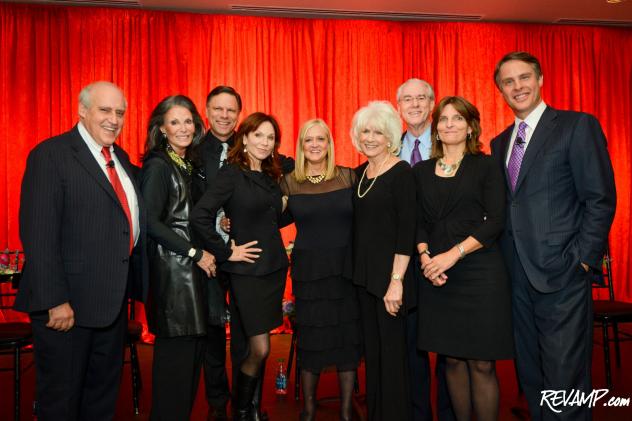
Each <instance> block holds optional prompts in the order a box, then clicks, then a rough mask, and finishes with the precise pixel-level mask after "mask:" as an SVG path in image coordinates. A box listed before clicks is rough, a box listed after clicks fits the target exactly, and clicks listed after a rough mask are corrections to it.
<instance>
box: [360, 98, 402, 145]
mask: <svg viewBox="0 0 632 421" xmlns="http://www.w3.org/2000/svg"><path fill="white" fill-rule="evenodd" d="M369 126H371V127H373V128H374V129H377V130H380V131H382V132H383V133H384V136H386V138H387V139H388V140H389V142H390V143H391V146H390V147H389V148H388V151H389V152H390V153H392V154H393V155H398V154H399V150H400V148H401V146H402V121H401V120H400V119H399V114H398V113H397V111H396V110H395V108H394V107H393V105H392V104H391V103H390V102H388V101H371V102H369V104H368V105H366V106H365V107H362V108H360V109H359V110H358V111H357V112H356V113H355V115H354V116H353V120H352V122H351V131H350V134H351V141H352V142H353V146H355V148H356V149H357V150H358V152H362V150H361V149H360V143H359V138H360V132H361V131H362V130H364V129H365V128H367V127H369Z"/></svg>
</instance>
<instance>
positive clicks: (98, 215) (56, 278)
mask: <svg viewBox="0 0 632 421" xmlns="http://www.w3.org/2000/svg"><path fill="white" fill-rule="evenodd" d="M126 108H127V102H126V100H125V97H124V96H123V92H122V91H121V90H120V89H119V88H118V87H117V86H116V85H113V84H112V83H109V82H95V83H92V84H90V85H88V86H86V87H85V88H83V90H82V91H81V93H80V94H79V109H78V114H79V122H78V123H77V125H76V126H75V127H73V128H72V129H71V130H70V131H69V132H66V133H63V134H61V135H59V136H56V137H53V138H51V139H48V140H45V141H44V142H42V143H40V144H39V145H37V146H36V147H35V148H34V149H33V150H32V151H31V153H30V154H29V157H28V160H27V163H26V171H25V173H24V178H23V180H22V193H21V200H20V237H21V239H22V244H23V246H24V253H25V256H26V260H27V261H28V263H27V264H26V265H25V268H24V274H23V277H22V281H21V285H20V289H19V292H18V296H17V299H16V303H15V308H16V310H19V311H24V312H28V313H29V315H30V318H31V322H32V326H33V338H34V347H33V349H34V355H35V367H36V376H37V386H36V395H37V403H38V408H37V412H38V414H37V415H38V419H39V420H41V421H47V420H55V421H56V420H91V421H97V420H111V419H113V417H114V410H115V406H116V399H117V396H118V388H119V383H120V375H121V368H122V363H123V350H124V339H125V332H126V328H127V307H126V302H127V298H128V297H130V296H131V297H133V298H136V299H142V298H144V296H145V295H146V291H147V288H146V286H147V279H146V276H143V275H144V274H146V271H143V270H142V263H144V262H145V261H146V260H145V259H144V255H145V254H144V253H143V252H142V250H143V247H142V245H143V244H144V241H143V240H144V226H145V225H144V224H145V219H144V215H143V207H142V203H141V201H140V196H139V194H138V191H139V190H138V186H137V185H136V182H135V181H134V178H133V170H132V165H131V164H130V162H129V159H128V156H127V154H126V153H125V152H124V151H123V150H122V149H121V148H120V147H119V146H117V145H116V144H115V143H114V142H115V141H116V139H117V138H118V136H119V134H120V133H121V129H122V128H123V123H124V121H125V110H126Z"/></svg>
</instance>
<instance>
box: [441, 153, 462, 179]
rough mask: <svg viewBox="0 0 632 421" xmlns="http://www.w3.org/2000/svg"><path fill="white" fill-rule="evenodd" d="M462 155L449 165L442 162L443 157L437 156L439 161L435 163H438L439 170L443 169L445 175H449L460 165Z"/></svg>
mask: <svg viewBox="0 0 632 421" xmlns="http://www.w3.org/2000/svg"><path fill="white" fill-rule="evenodd" d="M463 156H465V155H463ZM463 156H462V157H461V159H459V160H458V161H457V162H456V163H454V164H451V165H448V164H446V163H445V162H443V157H441V158H439V161H438V162H437V164H439V168H441V170H442V171H443V173H444V174H445V175H450V174H452V172H453V171H454V170H456V169H457V168H458V166H459V165H461V161H463Z"/></svg>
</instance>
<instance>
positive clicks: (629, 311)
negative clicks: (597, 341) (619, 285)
mask: <svg viewBox="0 0 632 421" xmlns="http://www.w3.org/2000/svg"><path fill="white" fill-rule="evenodd" d="M610 264H611V260H610V253H609V250H606V253H605V254H604V258H603V281H602V282H601V283H599V284H594V285H593V288H595V289H599V288H603V289H607V290H608V299H607V300H594V301H593V320H594V321H595V323H598V324H599V326H600V327H601V328H602V331H603V339H602V342H603V344H602V345H603V353H604V365H605V370H606V384H607V385H608V388H609V389H612V371H611V366H610V343H611V342H614V350H615V359H616V363H617V367H621V350H620V348H619V342H620V341H621V339H620V336H624V337H626V338H627V339H628V340H629V339H632V335H630V334H627V333H625V332H619V323H631V322H632V303H626V302H623V301H617V300H615V298H614V289H613V287H612V268H611V266H610ZM610 327H612V333H613V338H610V334H609V328H610Z"/></svg>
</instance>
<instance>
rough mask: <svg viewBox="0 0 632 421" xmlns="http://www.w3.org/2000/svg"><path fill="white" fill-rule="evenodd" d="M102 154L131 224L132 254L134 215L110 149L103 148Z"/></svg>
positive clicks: (130, 244) (131, 246)
mask: <svg viewBox="0 0 632 421" xmlns="http://www.w3.org/2000/svg"><path fill="white" fill-rule="evenodd" d="M101 154H103V156H104V157H105V162H106V165H105V167H106V168H107V171H108V178H109V179H110V183H111V184H112V187H113V188H114V191H115V192H116V196H117V197H118V199H119V201H120V202H121V206H122V207H123V211H124V212H125V216H126V217H127V222H129V252H130V254H131V253H132V249H133V248H134V225H132V214H131V213H130V211H129V205H128V204H127V196H126V195H125V189H123V185H122V184H121V180H119V176H118V174H117V173H116V168H114V161H113V160H112V154H111V153H110V148H102V149H101Z"/></svg>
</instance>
